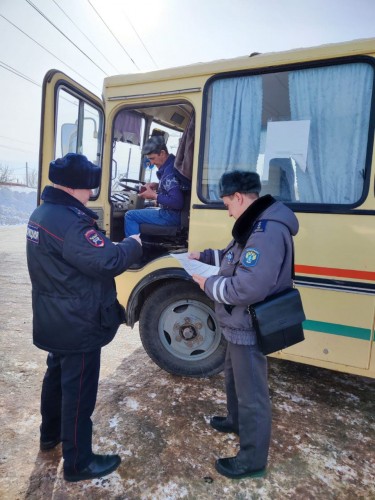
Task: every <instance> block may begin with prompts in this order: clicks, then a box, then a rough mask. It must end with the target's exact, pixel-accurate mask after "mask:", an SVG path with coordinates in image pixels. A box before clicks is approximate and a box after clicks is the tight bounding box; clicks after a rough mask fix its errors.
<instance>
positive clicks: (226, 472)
mask: <svg viewBox="0 0 375 500" xmlns="http://www.w3.org/2000/svg"><path fill="white" fill-rule="evenodd" d="M215 469H216V470H217V471H218V472H219V473H220V474H221V475H223V476H225V477H229V478H230V479H242V478H245V477H253V478H256V477H264V476H265V475H266V468H265V467H264V468H263V469H259V470H252V469H251V468H250V467H248V466H246V465H244V464H241V463H240V462H239V460H238V458H237V457H228V458H219V459H218V460H216V462H215Z"/></svg>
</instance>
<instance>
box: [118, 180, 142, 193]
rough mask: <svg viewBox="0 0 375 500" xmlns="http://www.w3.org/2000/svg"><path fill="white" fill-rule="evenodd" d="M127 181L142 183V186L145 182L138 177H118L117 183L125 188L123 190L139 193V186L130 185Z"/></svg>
mask: <svg viewBox="0 0 375 500" xmlns="http://www.w3.org/2000/svg"><path fill="white" fill-rule="evenodd" d="M128 182H134V183H136V184H142V186H144V185H145V184H146V183H145V182H143V181H140V180H139V179H136V180H135V179H127V178H126V177H124V178H123V179H119V181H118V183H119V185H120V186H121V187H123V188H124V189H125V191H135V192H136V193H139V187H130V186H128V184H127V183H128Z"/></svg>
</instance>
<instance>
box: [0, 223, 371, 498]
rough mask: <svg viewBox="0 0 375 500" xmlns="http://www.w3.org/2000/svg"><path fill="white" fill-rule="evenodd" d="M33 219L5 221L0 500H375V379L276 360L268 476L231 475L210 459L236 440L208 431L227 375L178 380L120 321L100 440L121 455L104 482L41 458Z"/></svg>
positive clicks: (0, 280)
mask: <svg viewBox="0 0 375 500" xmlns="http://www.w3.org/2000/svg"><path fill="white" fill-rule="evenodd" d="M24 234H25V226H8V227H6V226H2V227H0V331H1V358H0V370H1V371H0V384H1V385H0V405H1V410H0V432H1V447H0V498H1V499H11V500H13V499H24V498H26V499H54V500H62V499H64V500H66V499H80V498H82V499H83V498H89V499H103V498H105V499H129V500H132V499H169V500H173V499H180V498H181V499H182V498H185V499H199V500H205V499H207V500H211V499H215V500H219V499H228V498H230V499H238V500H240V499H241V500H243V499H273V500H274V499H285V498H291V499H297V500H299V499H303V500H307V499H314V500H315V499H322V500H323V499H324V500H329V499H337V500H345V499H348V500H352V499H354V498H355V499H366V500H367V499H375V486H374V485H375V459H374V450H375V432H374V431H375V411H374V400H375V397H374V396H375V381H374V380H370V379H365V378H361V377H355V376H350V375H343V374H339V373H335V372H330V371H327V370H322V369H316V368H312V367H308V366H304V365H298V364H294V363H290V362H282V361H277V360H270V387H271V393H272V405H273V436H272V443H271V452H270V460H269V468H268V475H267V477H266V478H265V479H257V480H249V479H246V480H241V481H231V480H229V479H226V478H223V477H221V476H220V475H219V474H217V473H216V472H215V470H214V467H213V464H214V461H215V458H216V457H218V456H231V455H233V454H235V453H236V449H237V446H238V441H237V438H236V437H235V436H234V435H221V434H219V433H217V432H215V431H214V430H212V429H211V428H210V427H209V426H208V421H209V418H210V416H211V415H214V414H224V413H225V394H224V384H223V376H222V375H218V376H216V377H213V378H211V379H202V380H194V379H187V378H178V377H174V376H171V375H169V374H167V373H165V372H164V371H162V370H160V369H159V368H158V367H157V366H156V365H155V364H154V363H153V362H152V361H151V360H150V359H149V358H148V356H147V355H146V354H145V352H144V350H143V348H142V346H141V344H140V341H139V336H138V331H137V329H134V330H133V331H131V330H130V329H128V328H127V327H125V326H123V327H121V329H120V331H119V333H118V335H117V337H116V338H115V340H114V341H113V342H112V343H111V344H110V345H109V346H107V347H106V348H104V349H103V357H102V371H101V381H100V389H99V394H98V402H97V405H96V410H95V413H94V418H93V421H94V438H93V440H94V446H95V451H96V452H100V453H113V452H116V453H119V454H120V455H121V457H122V464H121V466H120V467H119V469H118V470H117V471H116V472H114V473H113V474H111V475H110V476H107V477H106V478H103V479H97V480H93V481H83V482H80V483H66V482H64V480H63V478H62V460H61V449H60V447H58V448H57V449H56V450H55V451H52V452H45V453H41V452H39V449H38V443H39V423H40V419H39V393H40V386H41V380H42V377H43V374H44V370H45V357H46V355H45V353H44V352H42V351H40V350H38V349H36V348H35V347H34V346H33V345H32V342H31V305H30V284H29V279H28V274H27V268H26V260H25V238H24Z"/></svg>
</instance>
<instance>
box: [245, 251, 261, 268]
mask: <svg viewBox="0 0 375 500" xmlns="http://www.w3.org/2000/svg"><path fill="white" fill-rule="evenodd" d="M259 255H260V254H259V252H258V250H256V249H255V248H246V249H245V251H244V254H243V258H242V264H243V265H244V266H245V267H254V266H256V265H257V263H258V260H259Z"/></svg>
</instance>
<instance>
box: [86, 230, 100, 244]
mask: <svg viewBox="0 0 375 500" xmlns="http://www.w3.org/2000/svg"><path fill="white" fill-rule="evenodd" d="M85 238H86V240H87V241H88V242H89V243H90V245H92V246H93V247H97V248H99V247H104V238H103V237H102V236H101V235H100V234H99V233H97V232H96V231H95V229H89V230H88V231H86V232H85Z"/></svg>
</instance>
